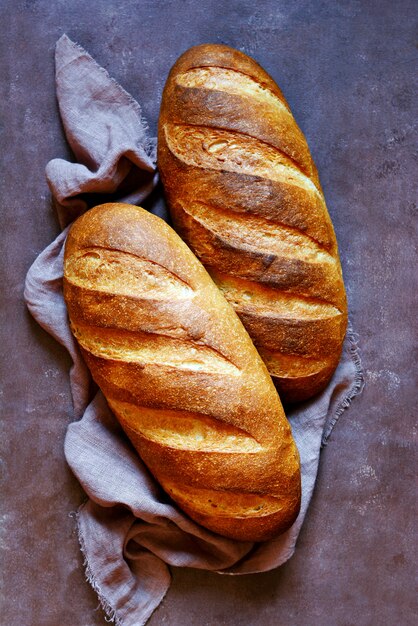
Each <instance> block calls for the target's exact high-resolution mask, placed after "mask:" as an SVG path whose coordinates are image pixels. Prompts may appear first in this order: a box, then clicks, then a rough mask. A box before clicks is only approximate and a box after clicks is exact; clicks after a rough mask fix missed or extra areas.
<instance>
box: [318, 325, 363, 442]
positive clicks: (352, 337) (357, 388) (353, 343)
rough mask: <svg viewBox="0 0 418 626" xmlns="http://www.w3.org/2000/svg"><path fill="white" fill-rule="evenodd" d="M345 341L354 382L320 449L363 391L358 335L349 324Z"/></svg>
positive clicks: (327, 429)
mask: <svg viewBox="0 0 418 626" xmlns="http://www.w3.org/2000/svg"><path fill="white" fill-rule="evenodd" d="M347 339H348V341H349V343H350V345H349V355H350V358H351V360H352V361H353V363H354V368H355V376H354V381H353V384H352V385H351V387H350V389H349V391H348V392H347V393H346V394H345V396H344V398H343V399H342V400H341V401H340V402H339V404H338V406H337V408H336V410H335V413H334V417H332V418H331V420H330V421H329V423H328V425H327V427H326V428H325V431H324V434H323V435H322V440H321V448H323V447H324V446H326V445H327V443H328V440H329V437H330V435H331V433H332V431H333V428H334V426H335V424H336V423H337V422H338V420H339V418H340V417H341V415H342V414H343V413H344V411H345V410H346V409H348V408H349V406H350V404H351V403H352V401H353V400H354V398H355V397H356V396H358V395H360V394H361V392H362V391H363V389H364V373H363V366H362V363H361V357H360V349H359V346H358V335H357V334H356V333H355V332H354V330H353V327H352V326H351V324H349V326H348V330H347Z"/></svg>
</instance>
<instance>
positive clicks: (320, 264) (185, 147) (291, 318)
mask: <svg viewBox="0 0 418 626" xmlns="http://www.w3.org/2000/svg"><path fill="white" fill-rule="evenodd" d="M158 165H159V170H160V173H161V177H162V181H163V184H164V187H165V193H166V197H167V201H168V204H169V207H170V210H171V214H172V217H173V221H174V224H175V227H176V229H177V230H178V232H179V233H180V234H181V236H182V237H183V239H184V240H185V241H186V242H187V243H188V244H189V246H190V247H191V248H192V250H193V251H194V252H195V253H196V255H197V256H198V257H199V258H200V260H201V261H202V263H203V264H204V265H205V267H206V268H207V269H208V271H209V273H210V274H211V276H212V278H213V279H214V280H215V282H216V283H217V285H218V286H219V287H220V289H221V290H222V291H223V293H224V295H225V296H226V298H227V299H228V300H229V302H230V303H231V304H232V305H233V306H234V307H235V310H236V311H237V313H238V315H239V316H240V318H241V320H242V321H243V323H244V325H245V327H246V328H247V330H248V332H249V333H250V335H251V337H252V339H253V341H254V343H255V345H256V347H257V348H258V351H259V353H260V354H261V356H262V357H263V359H264V361H265V363H266V365H267V367H268V369H269V371H270V374H271V375H272V377H273V380H274V381H275V383H276V385H277V387H278V389H279V392H280V395H281V398H282V400H284V401H287V402H293V401H300V400H303V399H306V398H308V397H310V396H312V395H314V394H316V393H317V392H319V391H320V390H321V389H323V388H324V387H325V385H326V384H327V382H328V380H329V378H330V377H331V375H332V373H333V371H334V369H335V368H336V366H337V363H338V361H339V357H340V353H341V347H342V342H343V339H344V335H345V330H346V324H347V309H346V299H345V291H344V284H343V279H342V273H341V267H340V262H339V258H338V249H337V242H336V239H335V234H334V230H333V227H332V223H331V220H330V217H329V215H328V212H327V208H326V205H325V200H324V196H323V194H322V191H321V186H320V183H319V179H318V174H317V171H316V168H315V165H314V163H313V161H312V158H311V155H310V153H309V149H308V146H307V143H306V140H305V138H304V136H303V134H302V132H301V130H300V129H299V127H298V126H297V124H296V122H295V120H294V118H293V116H292V113H291V111H290V109H289V106H288V104H287V103H286V101H285V99H284V97H283V94H282V93H281V91H280V89H279V88H278V87H277V85H276V84H275V83H274V81H273V80H272V79H271V78H270V76H269V75H268V74H266V72H265V71H264V70H263V69H262V68H261V67H260V66H259V65H258V64H257V63H256V62H255V61H253V59H251V58H249V57H248V56H246V55H245V54H243V53H242V52H238V51H237V50H234V49H232V48H228V47H227V46H223V45H201V46H197V47H195V48H191V49H190V50H188V51H187V52H186V53H185V54H183V55H182V56H181V57H180V59H179V60H178V61H177V63H176V64H175V65H174V67H173V68H172V70H171V72H170V75H169V77H168V80H167V84H166V86H165V90H164V94H163V100H162V105H161V114H160V122H159V132H158Z"/></svg>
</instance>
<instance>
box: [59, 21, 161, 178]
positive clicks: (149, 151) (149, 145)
mask: <svg viewBox="0 0 418 626" xmlns="http://www.w3.org/2000/svg"><path fill="white" fill-rule="evenodd" d="M65 39H67V40H68V41H69V42H70V44H71V45H72V46H74V48H76V49H77V51H78V52H79V53H80V54H81V55H85V56H86V57H87V58H88V60H89V61H92V63H94V65H95V66H96V68H97V69H98V70H99V72H101V73H102V74H103V75H104V76H106V78H107V79H109V81H110V82H111V83H112V84H113V85H114V87H116V88H117V89H119V90H120V91H121V92H122V93H123V94H124V96H125V97H126V99H127V101H128V102H129V104H130V105H131V106H132V107H133V108H134V110H135V113H136V114H137V115H138V118H139V122H140V125H141V126H142V131H143V133H144V137H143V144H142V148H143V149H144V151H145V154H146V155H147V156H148V158H149V159H150V160H152V161H154V163H153V165H154V168H156V164H155V158H153V154H154V152H155V139H154V138H153V137H150V135H149V125H148V122H147V121H146V119H145V118H144V116H143V113H142V107H141V105H140V104H139V102H138V101H137V100H135V98H134V97H133V96H132V95H131V94H130V93H129V92H128V91H126V89H124V88H123V87H122V85H120V84H119V83H118V81H117V80H116V79H115V78H113V76H111V75H110V74H109V72H108V71H107V70H106V69H105V68H104V67H102V66H101V65H100V64H99V63H98V62H97V61H96V60H95V59H94V58H93V57H92V56H91V54H89V52H87V50H86V49H85V48H83V46H81V45H80V44H79V43H78V42H77V41H73V40H72V39H70V37H68V35H67V33H64V34H63V35H61V37H60V38H59V39H58V41H57V42H56V44H55V50H56V48H57V46H58V44H59V42H60V41H62V40H65ZM56 71H57V70H56V69H55V72H56ZM60 114H61V111H60ZM65 136H66V137H67V133H65Z"/></svg>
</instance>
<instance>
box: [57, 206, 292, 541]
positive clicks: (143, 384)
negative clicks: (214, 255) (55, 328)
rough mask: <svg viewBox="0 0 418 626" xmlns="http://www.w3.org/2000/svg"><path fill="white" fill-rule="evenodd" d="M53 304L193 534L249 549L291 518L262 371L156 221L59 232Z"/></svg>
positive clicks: (125, 216) (287, 453) (277, 410)
mask: <svg viewBox="0 0 418 626" xmlns="http://www.w3.org/2000/svg"><path fill="white" fill-rule="evenodd" d="M64 296H65V300H66V303H67V307H68V313H69V318H70V323H71V328H72V331H73V333H74V335H75V337H76V339H77V341H78V342H79V344H80V347H81V349H82V353H83V356H84V358H85V360H86V362H87V365H88V366H89V368H90V369H91V372H92V375H93V378H94V379H95V381H96V382H97V384H98V385H99V386H100V388H101V389H102V391H103V393H104V395H105V396H106V398H107V401H108V403H109V405H110V407H111V408H112V410H113V411H114V413H115V415H116V416H117V418H118V419H119V421H120V423H121V424H122V426H123V428H124V429H125V431H126V433H127V434H128V436H129V437H130V439H131V441H132V443H133V444H134V446H135V447H136V448H137V450H138V452H139V454H140V455H141V457H142V458H143V460H144V462H145V463H146V464H147V466H148V467H149V469H150V470H151V472H152V473H153V474H154V475H155V476H156V478H157V480H159V482H160V483H161V485H162V486H163V487H164V488H165V489H166V491H167V492H168V493H169V494H170V495H171V496H172V498H173V499H174V500H175V501H176V502H177V503H178V504H179V505H180V506H181V507H182V508H183V509H184V510H185V511H186V512H187V513H188V514H189V515H190V516H191V517H192V518H193V519H195V520H196V521H198V522H200V523H202V524H203V525H204V526H206V527H207V528H210V529H212V530H214V531H215V532H219V533H221V534H224V535H226V536H229V537H234V538H237V539H243V540H263V539H266V538H268V537H270V536H272V535H274V534H276V533H278V532H282V531H283V530H285V529H286V528H287V527H288V526H289V525H290V524H291V523H292V522H293V521H294V519H295V516H296V515H297V512H298V510H299V505H300V470H299V461H298V454H297V450H296V447H295V444H294V442H293V439H292V435H291V431H290V427H289V424H288V422H287V420H286V418H285V415H284V412H283V408H282V406H281V403H280V400H279V398H278V396H277V392H276V390H275V388H274V386H273V384H272V382H271V379H270V376H269V375H268V372H267V369H266V367H265V365H264V363H263V361H262V360H261V358H260V357H259V355H258V353H257V351H256V350H255V348H254V346H253V344H252V341H251V339H250V337H249V336H248V334H247V332H246V331H245V329H244V327H243V326H242V323H241V322H240V320H239V318H238V317H237V315H236V314H235V312H234V311H233V309H232V308H231V306H230V305H229V304H228V303H227V301H226V300H225V299H224V297H223V296H222V294H221V292H220V291H219V290H218V288H217V287H216V286H215V284H214V283H213V281H212V280H211V278H210V277H209V275H208V274H207V272H206V270H205V269H204V268H203V266H202V265H201V263H200V262H199V261H198V260H197V259H196V257H195V256H194V255H193V254H192V252H191V251H190V250H189V248H188V247H187V246H186V244H185V243H184V242H183V241H182V240H181V239H180V238H179V237H178V235H177V234H176V233H175V232H174V231H173V230H172V229H171V228H170V227H169V226H168V225H167V224H165V222H163V221H162V220H161V219H160V218H158V217H155V216H154V215H151V214H149V213H148V212H146V211H144V210H143V209H141V208H139V207H134V206H130V205H124V204H107V205H102V206H99V207H96V208H94V209H92V210H90V211H88V212H87V213H86V214H84V215H83V216H82V217H80V218H79V219H78V220H77V221H76V222H75V224H74V225H73V226H72V228H71V230H70V232H69V235H68V238H67V242H66V248H65V260H64Z"/></svg>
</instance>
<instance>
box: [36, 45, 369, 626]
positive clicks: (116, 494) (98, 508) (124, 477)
mask: <svg viewBox="0 0 418 626" xmlns="http://www.w3.org/2000/svg"><path fill="white" fill-rule="evenodd" d="M56 84H57V98H58V103H59V109H60V114H61V118H62V121H63V125H64V129H65V133H66V137H67V140H68V143H69V145H70V147H71V149H72V152H73V154H74V157H75V159H76V161H75V162H69V161H65V160H63V159H54V160H53V161H51V162H50V163H49V164H48V165H47V168H46V173H47V179H48V183H49V186H50V189H51V192H52V196H53V199H54V201H55V204H56V206H57V211H58V217H59V220H60V223H61V225H62V227H64V226H67V225H68V224H70V223H71V222H72V221H73V219H74V218H75V217H77V216H78V215H80V214H81V213H83V212H84V211H85V210H87V209H88V208H89V207H91V206H93V205H95V204H98V203H99V202H102V201H104V200H105V201H116V200H117V201H123V202H130V203H133V204H139V203H140V202H143V200H144V199H145V198H147V196H148V195H149V194H150V192H151V191H152V190H153V189H154V188H155V186H156V183H157V173H156V166H155V140H153V139H150V138H149V137H148V136H147V127H146V124H145V123H144V120H143V119H142V116H141V109H140V106H139V105H138V103H137V102H136V101H135V100H134V99H133V98H132V97H131V96H130V95H129V94H128V93H127V92H126V91H124V90H123V89H122V88H121V87H120V86H119V85H118V84H117V83H116V82H115V81H114V80H113V79H111V78H110V77H109V75H108V74H107V72H106V71H105V70H104V69H102V68H101V67H99V66H98V65H97V63H96V62H95V61H94V60H93V59H92V58H91V57H90V56H89V55H88V54H87V53H86V52H85V51H84V50H83V49H82V48H80V47H79V46H78V45H76V44H74V43H73V42H72V41H70V39H68V37H66V36H65V35H64V36H63V37H61V39H60V40H59V41H58V43H57V47H56ZM155 114H156V115H157V114H158V112H157V111H156V112H155ZM67 232H68V226H67V227H66V228H64V230H63V232H62V233H61V234H60V235H59V236H58V237H57V238H56V240H55V241H54V242H52V243H51V244H50V245H49V246H48V247H47V248H46V249H45V250H44V251H43V252H42V253H41V254H40V255H39V257H38V258H37V259H36V260H35V262H34V263H33V265H32V267H31V268H30V270H29V272H28V275H27V278H26V286H25V299H26V302H27V306H28V308H29V310H30V312H31V313H32V315H33V317H34V318H35V319H36V320H37V321H38V323H39V324H40V325H41V326H42V327H43V328H44V329H45V330H46V331H47V332H49V333H50V334H51V335H52V336H53V337H54V338H55V339H56V340H57V341H58V342H60V343H61V344H62V345H63V346H65V347H66V348H67V350H68V352H69V353H70V355H71V358H72V360H73V366H72V368H71V372H70V383H71V393H72V397H73V403H74V416H75V418H80V419H78V421H74V422H73V423H71V424H70V425H69V427H68V430H67V435H66V438H65V455H66V459H67V461H68V464H69V465H70V467H71V468H72V470H73V472H74V474H75V475H76V477H77V478H78V480H79V481H80V484H81V485H82V486H83V488H84V490H85V492H86V494H87V496H88V500H87V502H86V503H85V504H84V505H82V506H81V507H80V509H79V511H78V514H77V523H78V534H79V540H80V545H81V549H82V551H83V554H84V556H85V565H86V576H87V579H88V580H89V582H90V583H91V584H92V586H93V588H94V589H95V590H96V592H97V594H98V596H99V598H100V602H101V604H102V607H103V609H104V610H105V612H106V614H107V616H108V618H109V619H110V620H113V621H114V622H115V623H116V624H119V625H121V626H140V625H142V624H145V622H146V621H147V620H148V618H149V617H150V615H151V614H152V612H153V611H154V609H155V608H156V607H157V606H158V604H159V603H160V602H161V600H162V598H163V597H164V594H165V593H166V591H167V589H168V588H169V585H170V572H169V566H170V565H174V566H177V567H194V568H199V569H206V570H212V571H218V572H220V573H225V574H246V573H254V572H265V571H268V570H271V569H273V568H275V567H278V566H279V565H281V564H282V563H284V562H285V561H286V560H288V559H289V558H290V557H291V556H292V554H293V552H294V550H295V545H296V540H297V537H298V535H299V531H300V528H301V526H302V523H303V520H304V518H305V515H306V512H307V509H308V506H309V502H310V499H311V496H312V492H313V489H314V486H315V480H316V476H317V470H318V463H319V457H320V449H321V443H323V441H324V440H325V439H326V438H327V437H328V436H329V434H330V432H331V429H332V427H333V425H334V424H335V422H336V420H337V419H338V417H339V416H340V414H341V413H342V412H343V410H344V409H346V408H347V407H348V406H349V404H350V402H351V399H352V398H353V397H354V396H355V395H356V394H357V393H358V392H359V391H360V390H361V386H362V373H361V364H360V360H359V356H358V352H357V348H356V341H355V338H354V336H353V334H352V332H351V331H350V332H349V333H348V335H347V337H346V340H345V344H344V349H343V354H342V358H341V362H340V364H339V366H338V368H337V370H336V372H335V374H334V376H333V378H332V380H331V382H330V383H329V385H328V387H327V388H326V389H325V391H324V392H323V393H322V394H320V395H319V396H318V397H316V398H315V399H313V400H311V401H309V402H305V403H304V404H301V405H299V406H298V407H297V408H294V409H292V410H291V411H290V412H289V413H288V418H289V421H290V424H291V427H292V432H293V436H294V438H295V441H296V445H297V447H298V449H299V453H300V457H301V469H302V507H301V511H300V514H299V516H298V518H297V520H296V522H295V523H294V524H293V526H292V527H291V528H290V529H289V530H288V531H287V532H286V533H284V534H283V535H281V536H279V537H277V538H276V539H273V540H271V541H268V542H265V543H260V544H252V543H246V542H238V541H234V540H231V539H226V538H223V537H220V536H219V535H216V534H214V533H212V532H210V531H208V530H206V529H204V528H202V527H201V526H199V525H198V524H196V523H195V522H193V521H192V520H191V519H189V518H188V517H187V516H186V515H185V514H183V513H182V512H181V511H180V510H179V509H178V508H177V507H176V505H175V504H173V502H172V501H171V500H170V499H169V497H168V496H167V495H166V494H165V493H164V491H163V490H162V489H161V488H160V487H159V485H158V484H157V483H156V481H155V480H154V478H153V477H152V476H151V475H150V473H149V472H148V470H147V468H146V467H145V466H144V464H143V463H142V461H141V459H140V458H139V457H138V455H137V453H136V452H135V450H134V449H133V447H132V445H131V444H130V442H129V440H128V439H127V438H126V436H125V434H124V432H123V430H122V428H121V427H120V425H119V423H118V422H117V420H116V419H115V417H114V416H113V414H112V412H111V411H110V409H109V407H108V405H107V403H106V400H105V398H104V396H103V395H102V393H101V392H100V391H97V390H96V388H95V386H94V384H92V379H91V376H90V373H89V371H88V369H87V367H86V365H85V364H84V362H83V359H82V357H81V354H80V352H79V349H78V347H77V344H76V342H75V340H74V338H73V336H72V334H71V332H70V328H69V325H68V318H67V312H66V307H65V302H64V298H63V293H62V278H63V246H64V243H65V238H66V235H67Z"/></svg>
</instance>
